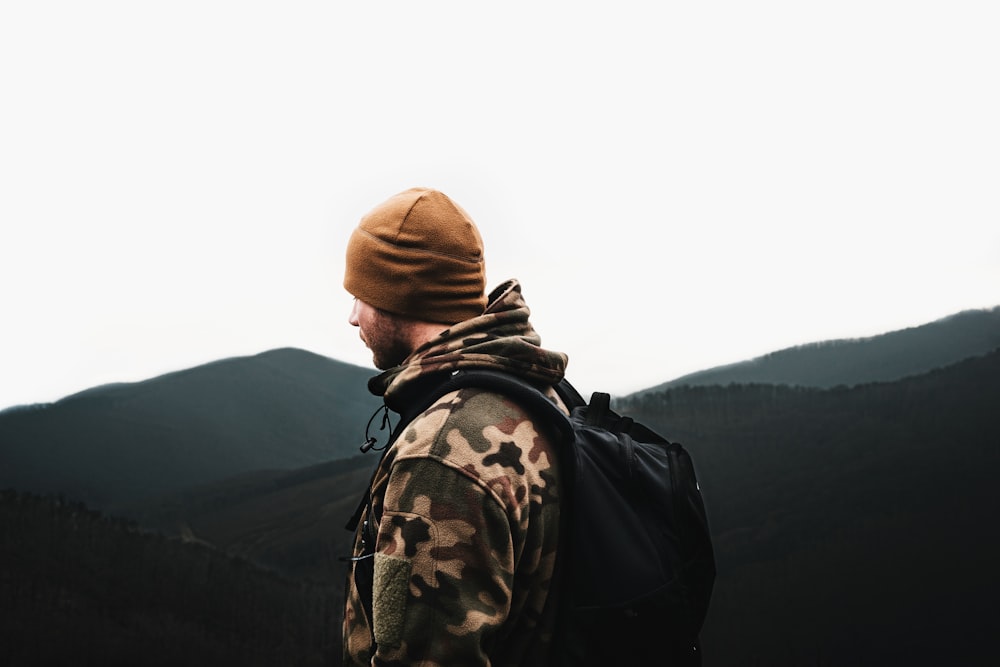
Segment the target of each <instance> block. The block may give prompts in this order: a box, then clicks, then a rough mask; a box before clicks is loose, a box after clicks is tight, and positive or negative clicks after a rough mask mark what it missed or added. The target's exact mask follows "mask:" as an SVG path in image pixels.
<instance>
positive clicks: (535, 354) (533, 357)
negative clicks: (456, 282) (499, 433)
mask: <svg viewBox="0 0 1000 667" xmlns="http://www.w3.org/2000/svg"><path fill="white" fill-rule="evenodd" d="M530 314H531V311H530V310H529V309H528V306H527V304H526V303H525V302H524V297H523V296H522V295H521V285H520V283H518V282H517V281H516V280H508V281H507V282H505V283H504V284H502V285H500V286H499V287H498V288H496V289H495V290H493V292H492V293H491V294H490V296H489V301H488V305H487V306H486V310H485V311H484V312H483V314H482V315H479V316H478V317H474V318H472V319H469V320H465V321H464V322H459V323H458V324H456V325H454V326H452V327H449V328H448V329H446V330H444V331H442V332H441V334H440V335H438V337H437V338H435V339H434V340H432V341H429V342H428V343H426V344H424V345H422V346H421V347H419V348H417V349H416V350H415V351H414V353H413V354H411V355H410V357H409V358H408V359H407V360H406V361H404V362H403V363H402V364H400V365H399V366H396V367H395V368H390V369H389V370H387V371H385V372H384V373H381V374H379V375H376V376H375V377H373V378H372V379H371V380H369V382H368V389H369V390H370V391H371V392H372V393H373V394H375V395H376V396H382V397H383V398H384V400H385V403H386V405H388V406H389V407H390V408H392V409H394V410H396V409H397V406H398V405H399V403H400V400H399V399H401V398H402V397H403V396H404V395H405V394H406V393H407V392H406V387H407V386H410V385H412V384H414V383H417V381H418V380H419V379H421V378H424V377H427V376H429V375H431V374H435V375H436V374H439V373H444V372H449V373H450V372H452V371H456V370H461V369H472V368H477V369H490V370H498V371H504V372H506V373H510V374H512V375H516V376H518V377H521V378H524V379H525V380H527V381H529V382H531V383H533V384H538V385H554V384H557V383H558V382H559V381H560V380H562V378H563V375H564V374H565V372H566V363H567V361H568V358H567V356H566V355H565V354H563V353H561V352H553V351H551V350H546V349H544V348H543V347H542V346H541V342H542V341H541V338H540V337H539V335H538V333H537V332H536V331H535V329H534V328H533V327H532V326H531V323H530V322H529V321H528V317H529V315H530Z"/></svg>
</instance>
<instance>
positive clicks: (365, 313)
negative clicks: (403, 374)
mask: <svg viewBox="0 0 1000 667" xmlns="http://www.w3.org/2000/svg"><path fill="white" fill-rule="evenodd" d="M347 321H348V322H350V323H351V326H355V327H358V329H359V332H358V333H359V335H360V336H361V340H362V341H363V342H364V344H365V345H366V346H367V347H368V349H369V350H371V351H372V361H373V362H374V363H375V368H378V369H379V370H383V371H384V370H387V369H389V368H392V367H394V366H398V365H399V364H401V363H403V361H404V360H405V359H406V358H407V357H408V356H410V352H411V350H410V343H409V341H408V340H407V339H406V337H405V335H404V330H403V322H402V321H401V320H400V319H399V318H397V317H396V316H395V315H393V314H392V313H387V312H385V311H384V310H379V309H378V308H376V307H374V306H371V305H369V304H367V303H365V302H364V301H362V300H361V299H355V300H354V307H353V308H352V309H351V316H350V317H349V318H348V319H347Z"/></svg>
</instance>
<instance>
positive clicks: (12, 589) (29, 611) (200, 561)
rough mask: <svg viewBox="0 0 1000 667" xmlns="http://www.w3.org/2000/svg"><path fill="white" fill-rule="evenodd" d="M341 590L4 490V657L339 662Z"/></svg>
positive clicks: (168, 665)
mask: <svg viewBox="0 0 1000 667" xmlns="http://www.w3.org/2000/svg"><path fill="white" fill-rule="evenodd" d="M337 590H339V587H335V586H330V585H320V584H317V583H315V582H303V581H291V580H287V579H283V578H281V577H278V576H277V575H275V574H273V573H271V572H267V571H265V570H262V569H260V568H259V567H256V566H254V565H251V564H250V563H248V562H247V561H245V560H243V559H240V558H234V557H230V556H227V555H226V554H225V553H223V552H220V551H218V550H216V549H212V548H208V547H205V546H201V545H198V544H184V543H181V542H180V541H177V540H169V539H166V538H164V537H160V536H156V535H150V534H148V533H143V532H140V531H139V530H138V529H137V528H136V526H135V525H134V524H131V523H129V522H127V521H124V520H121V519H112V518H107V517H103V516H101V515H100V514H99V513H97V512H94V511H91V510H88V509H87V508H86V507H84V506H83V505H82V504H80V503H70V502H66V501H63V500H60V499H57V498H53V497H49V498H41V497H38V496H33V495H29V494H26V493H19V492H14V491H4V492H0V619H3V620H2V622H0V664H2V665H11V666H20V665H24V666H27V665H143V666H159V665H162V666H163V667H175V666H176V665H233V666H234V667H235V666H237V665H240V666H243V665H259V666H260V667H272V666H273V665H301V666H303V667H305V666H310V665H316V666H320V665H336V664H339V662H340V656H339V646H340V638H339V634H340V625H339V623H340V613H341V612H340V604H339V601H338V600H339V598H340V597H341V595H340V594H338V593H337V592H336V591H337Z"/></svg>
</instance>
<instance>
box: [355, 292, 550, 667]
mask: <svg viewBox="0 0 1000 667" xmlns="http://www.w3.org/2000/svg"><path fill="white" fill-rule="evenodd" d="M528 314H529V312H528V308H527V306H526V305H525V304H524V301H523V299H522V297H521V291H520V286H519V285H518V284H517V283H516V282H513V281H511V282H508V283H506V284H504V285H503V286H501V288H499V289H498V290H497V291H495V292H494V293H493V294H492V295H491V298H490V305H489V306H488V307H487V310H486V312H485V313H484V314H483V315H481V316H479V317H477V318H474V319H472V320H467V321H465V322H462V323H460V324H457V325H455V326H454V327H451V329H450V330H448V331H446V332H443V333H442V334H441V336H440V337H439V338H438V339H437V340H435V341H433V342H432V343H431V344H429V345H426V346H424V347H422V348H420V349H419V350H417V351H416V352H415V353H414V354H413V355H412V356H411V357H410V359H408V360H407V362H404V364H403V365H401V366H400V367H398V368H394V369H391V370H389V371H386V372H385V373H383V374H382V375H379V376H378V377H376V378H373V380H372V382H371V383H370V387H371V388H372V390H373V391H375V392H376V393H379V394H382V395H383V396H384V397H385V399H386V404H387V405H390V407H393V401H394V400H395V401H396V402H397V406H396V407H394V409H396V408H397V407H400V406H399V405H398V403H399V402H400V401H402V397H404V396H405V395H406V392H405V387H406V386H407V385H412V383H413V381H414V379H416V378H419V377H421V376H423V375H424V374H426V373H428V372H439V371H442V370H452V369H458V368H492V369H498V370H503V371H506V372H509V373H512V374H516V375H519V376H521V377H525V378H528V379H530V380H532V381H534V382H536V383H541V384H546V385H551V384H554V383H555V382H558V381H559V379H561V378H562V375H563V372H564V370H565V366H566V357H565V355H562V354H559V353H555V352H550V351H546V350H544V349H543V348H541V347H540V340H539V338H538V336H537V334H536V333H535V332H534V330H533V329H532V327H531V325H530V324H529V323H528ZM550 393H551V395H552V396H553V397H555V394H554V392H550ZM554 400H557V401H558V399H557V398H554ZM553 448H554V442H553V440H552V438H551V437H550V435H549V433H548V430H547V428H546V427H545V426H544V425H541V424H535V423H533V422H532V420H531V418H530V417H529V415H527V414H526V413H525V412H524V411H523V410H522V409H520V408H519V407H518V406H517V405H515V404H513V403H512V402H511V401H509V400H507V399H505V398H504V397H502V396H499V395H497V394H495V393H492V392H488V391H483V390H479V389H463V390H460V391H457V392H452V393H450V394H448V395H446V396H443V397H442V398H441V399H439V400H438V401H437V402H436V403H435V404H434V405H432V406H431V407H430V408H429V409H427V410H425V411H424V412H423V413H421V414H420V415H419V416H418V417H417V418H416V419H414V420H413V421H412V422H411V423H410V424H409V426H408V427H406V428H405V429H404V431H403V432H402V433H401V434H400V435H399V437H398V438H397V439H396V441H395V442H394V443H393V445H392V446H391V447H390V449H389V450H388V451H387V452H386V454H385V457H384V458H383V460H382V462H381V464H380V465H379V467H378V470H377V472H376V474H375V478H374V480H373V484H372V504H371V516H368V515H367V512H366V516H364V517H363V520H368V521H370V522H372V526H373V527H377V530H375V531H374V532H375V533H376V534H377V538H376V540H375V542H376V543H375V545H374V552H375V553H374V557H373V561H374V573H375V574H374V594H373V596H372V599H373V613H372V616H373V625H372V623H370V621H369V619H368V618H367V614H366V612H365V609H364V605H363V604H362V599H361V594H360V593H359V591H358V588H357V585H356V580H355V577H354V572H353V568H357V567H359V566H360V564H359V562H355V563H354V565H353V568H352V572H351V573H350V576H349V577H348V588H347V593H348V595H347V604H346V609H345V616H344V664H345V665H372V664H373V665H404V664H405V665H409V664H420V665H428V666H444V665H534V664H537V665H544V664H547V663H548V655H547V654H548V651H547V647H548V644H549V641H550V640H551V636H552V631H553V619H554V616H553V613H554V608H555V593H554V591H553V590H550V589H551V587H552V582H553V576H554V574H555V566H556V551H557V543H558V538H559V530H558V528H559V504H558V499H559V494H558V488H559V486H558V479H559V468H558V465H557V462H556V459H555V453H554V449H553ZM369 551H371V549H369ZM364 553H365V546H364V544H363V539H362V535H361V531H359V534H358V536H357V537H356V540H355V556H362V555H363V554H364ZM362 562H363V561H362ZM372 627H374V634H375V639H376V643H377V652H376V653H375V654H374V655H372V644H371V632H372Z"/></svg>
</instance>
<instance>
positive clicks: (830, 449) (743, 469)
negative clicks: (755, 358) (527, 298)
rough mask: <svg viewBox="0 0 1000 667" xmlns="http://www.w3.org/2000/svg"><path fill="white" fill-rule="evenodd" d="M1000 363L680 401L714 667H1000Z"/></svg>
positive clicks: (999, 357)
mask: <svg viewBox="0 0 1000 667" xmlns="http://www.w3.org/2000/svg"><path fill="white" fill-rule="evenodd" d="M998 405H1000V351H998V352H994V353H992V354H990V355H987V356H984V357H980V358H977V359H970V360H966V361H964V362H962V363H960V364H957V365H955V366H953V367H950V368H947V369H944V370H941V371H936V372H933V373H930V374H927V375H923V376H919V377H914V378H908V379H906V380H902V381H899V382H894V383H879V384H870V385H863V386H860V387H856V388H853V389H846V388H839V389H832V390H817V389H802V388H798V389H796V388H790V387H778V386H766V385H748V386H730V387H725V388H724V387H689V388H678V389H671V390H667V391H663V392H657V393H652V394H647V395H643V396H641V397H638V398H636V399H634V400H631V401H623V402H621V403H620V405H619V407H620V409H621V410H622V411H623V412H626V413H627V414H630V415H632V416H634V417H635V418H637V419H641V420H643V421H645V422H647V423H648V424H650V425H653V426H655V427H657V428H658V429H659V430H660V431H661V432H662V433H664V434H665V435H667V436H668V437H669V438H670V439H672V440H677V441H680V442H682V443H684V444H685V445H686V446H687V447H688V448H689V449H690V451H691V452H692V454H693V456H694V459H695V463H696V466H697V470H698V473H699V476H700V481H701V483H702V489H703V492H704V495H705V499H706V505H707V510H708V513H709V519H710V522H711V528H712V532H713V534H714V536H715V541H716V555H717V558H718V567H719V576H718V580H717V584H716V594H715V597H714V599H713V602H712V608H711V609H710V612H709V618H708V621H707V624H706V629H705V635H704V641H705V655H706V659H707V660H706V664H707V665H754V664H782V665H785V664H796V665H798V664H801V665H805V664H836V665H841V664H843V665H886V664H907V665H918V664H919V665H941V664H955V665H959V664H960V665H991V664H996V661H997V660H998V659H1000V649H997V647H996V643H995V632H996V628H997V627H1000V610H998V607H997V606H996V603H995V601H996V600H997V599H998V598H1000V570H998V568H997V567H996V563H997V562H1000V531H998V530H997V528H996V516H995V514H996V511H995V510H996V508H997V507H1000V486H998V485H997V484H996V479H995V477H996V472H997V470H1000V410H998V409H997V406H998Z"/></svg>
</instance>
